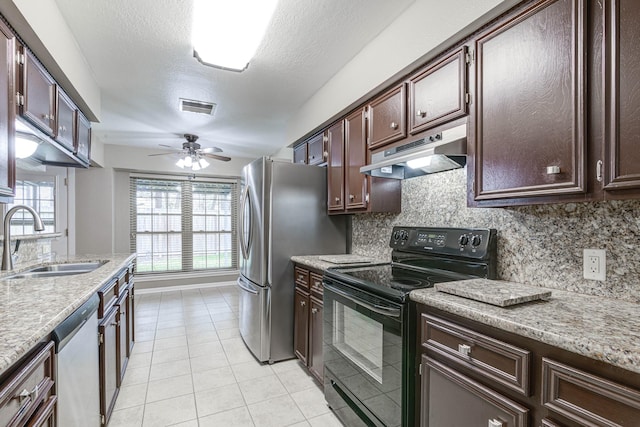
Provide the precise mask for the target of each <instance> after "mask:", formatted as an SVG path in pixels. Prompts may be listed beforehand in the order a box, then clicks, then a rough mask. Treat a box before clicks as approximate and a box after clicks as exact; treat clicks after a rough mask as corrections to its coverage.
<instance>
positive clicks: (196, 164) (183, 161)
mask: <svg viewBox="0 0 640 427" xmlns="http://www.w3.org/2000/svg"><path fill="white" fill-rule="evenodd" d="M209 165H210V163H209V162H207V161H206V160H205V159H203V158H202V157H201V156H200V154H198V153H197V152H195V151H190V152H187V153H185V155H184V157H181V158H180V159H178V161H177V162H176V166H178V167H179V168H180V169H184V168H187V169H189V168H190V169H191V170H192V171H199V170H200V169H204V168H206V167H208V166H209Z"/></svg>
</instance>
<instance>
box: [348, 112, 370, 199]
mask: <svg viewBox="0 0 640 427" xmlns="http://www.w3.org/2000/svg"><path fill="white" fill-rule="evenodd" d="M365 132H366V131H365V120H364V109H360V110H357V111H355V112H353V113H352V114H351V115H349V116H347V118H346V119H344V140H345V156H346V158H347V170H346V176H345V192H346V195H347V200H346V203H345V208H346V209H347V210H352V209H353V210H364V209H366V207H367V175H365V174H362V173H360V168H361V167H362V166H364V165H365V164H366V161H367V149H366V140H365V137H366V134H365Z"/></svg>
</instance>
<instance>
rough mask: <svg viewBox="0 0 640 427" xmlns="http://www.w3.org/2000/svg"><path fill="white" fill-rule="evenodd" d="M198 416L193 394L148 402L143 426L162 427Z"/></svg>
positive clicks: (145, 407)
mask: <svg viewBox="0 0 640 427" xmlns="http://www.w3.org/2000/svg"><path fill="white" fill-rule="evenodd" d="M196 418H197V414H196V402H195V397H194V395H193V394H188V395H186V396H180V397H175V398H173V399H166V400H160V401H159V402H153V403H147V404H146V405H145V406H144V419H143V420H142V425H143V427H160V426H169V425H171V424H177V423H180V422H183V421H189V420H193V419H196Z"/></svg>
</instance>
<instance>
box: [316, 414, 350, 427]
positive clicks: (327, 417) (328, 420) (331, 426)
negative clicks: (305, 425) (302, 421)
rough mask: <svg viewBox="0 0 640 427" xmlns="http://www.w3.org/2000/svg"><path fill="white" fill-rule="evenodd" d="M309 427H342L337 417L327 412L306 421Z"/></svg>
mask: <svg viewBox="0 0 640 427" xmlns="http://www.w3.org/2000/svg"><path fill="white" fill-rule="evenodd" d="M308 421H309V424H311V427H344V426H343V425H342V423H341V422H340V420H339V419H338V417H336V416H335V415H333V412H329V413H327V414H324V415H320V416H319V417H314V418H311V419H309V420H308Z"/></svg>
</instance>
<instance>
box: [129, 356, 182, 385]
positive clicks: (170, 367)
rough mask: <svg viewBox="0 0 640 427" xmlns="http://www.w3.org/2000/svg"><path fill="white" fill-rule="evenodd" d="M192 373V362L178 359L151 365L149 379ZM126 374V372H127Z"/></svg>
mask: <svg viewBox="0 0 640 427" xmlns="http://www.w3.org/2000/svg"><path fill="white" fill-rule="evenodd" d="M190 373H191V363H190V362H189V361H188V360H176V361H173V362H169V363H161V364H158V365H153V366H151V372H150V373H149V381H155V380H162V379H164V378H171V377H178V376H180V375H187V374H190ZM125 375H126V374H125Z"/></svg>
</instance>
